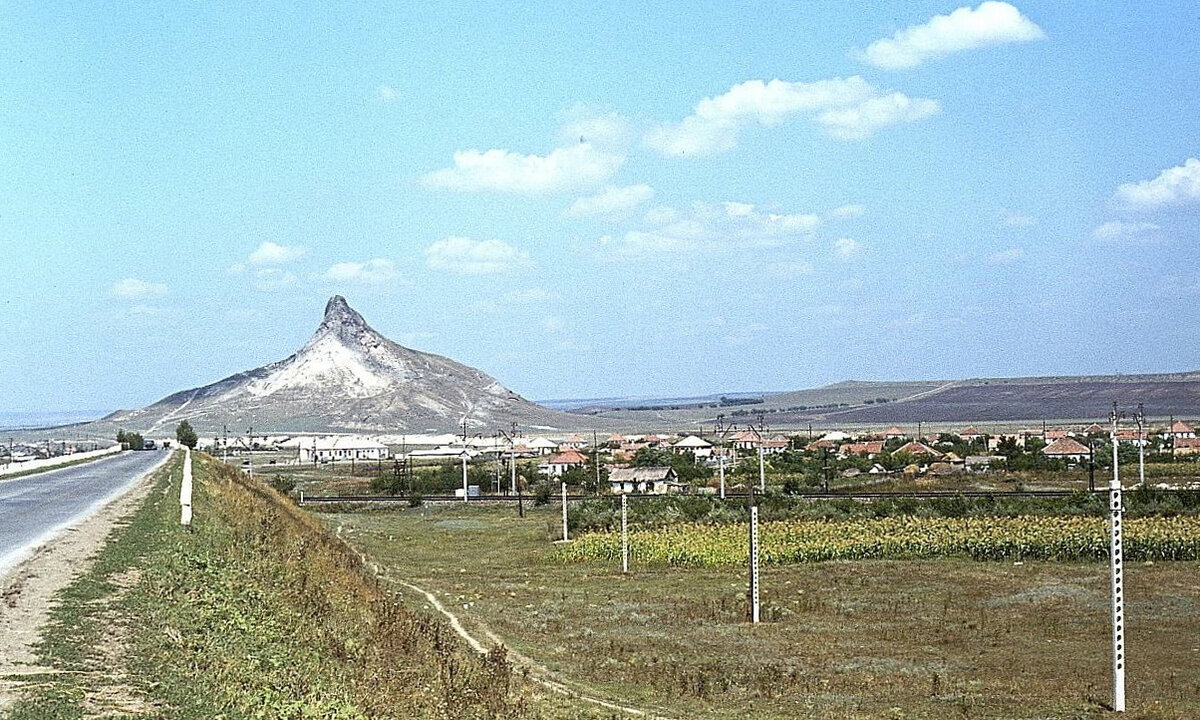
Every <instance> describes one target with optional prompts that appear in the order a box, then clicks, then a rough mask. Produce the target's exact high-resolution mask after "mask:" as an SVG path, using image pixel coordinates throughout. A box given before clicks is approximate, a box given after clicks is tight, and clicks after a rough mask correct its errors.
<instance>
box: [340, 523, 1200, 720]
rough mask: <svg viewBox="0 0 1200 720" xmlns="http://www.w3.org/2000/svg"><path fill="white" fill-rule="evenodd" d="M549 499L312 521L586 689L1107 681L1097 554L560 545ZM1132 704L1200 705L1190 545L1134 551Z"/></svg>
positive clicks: (860, 711)
mask: <svg viewBox="0 0 1200 720" xmlns="http://www.w3.org/2000/svg"><path fill="white" fill-rule="evenodd" d="M558 518H559V515H558V510H557V508H539V509H537V510H535V511H534V512H532V513H530V512H527V516H526V518H524V519H523V520H522V519H518V518H517V517H516V513H515V511H514V510H513V509H512V508H509V507H500V506H490V507H489V506H484V505H480V506H475V507H463V506H460V505H457V504H454V505H437V506H427V507H423V508H419V509H412V510H395V511H391V512H371V513H343V514H329V515H325V516H324V520H325V522H326V523H327V524H328V525H329V526H330V527H331V528H333V529H334V530H335V531H337V532H338V533H339V534H340V535H341V536H342V537H343V538H346V539H348V540H349V541H350V542H351V543H352V544H354V545H355V546H356V547H359V548H362V549H363V550H364V551H365V552H366V553H367V554H368V555H369V556H370V557H371V558H372V559H373V560H374V561H376V562H378V563H379V564H380V565H381V566H382V567H383V568H384V570H385V572H386V573H387V575H388V576H390V577H392V578H395V579H398V580H405V581H408V582H412V583H415V584H416V585H419V586H421V587H423V588H425V589H427V590H431V591H434V592H435V593H436V594H437V595H438V596H439V597H440V598H442V600H443V602H445V603H450V604H452V606H453V608H454V610H455V612H456V613H457V614H458V615H459V617H460V619H462V620H463V622H464V624H465V625H466V627H467V628H468V629H469V630H471V631H472V632H474V633H476V634H477V635H481V636H482V635H483V634H485V632H486V631H487V630H490V631H492V632H494V633H495V634H496V635H497V636H498V637H499V638H501V639H503V640H504V641H505V642H506V643H508V644H509V645H510V646H511V647H512V648H513V649H514V650H516V651H518V652H519V653H521V654H524V655H527V656H529V657H530V658H531V659H532V660H534V661H537V662H539V663H541V664H543V665H544V666H545V667H546V669H547V670H548V671H549V672H552V673H553V674H554V675H555V676H557V677H559V678H561V679H563V680H565V681H567V682H569V683H570V684H572V686H573V687H575V688H577V689H578V690H580V691H583V692H587V693H589V694H594V695H598V696H601V697H604V698H608V699H611V700H616V701H620V702H623V703H627V704H632V705H637V706H641V707H645V708H651V709H655V710H657V711H659V712H661V713H663V714H664V715H667V716H670V717H676V718H742V717H753V718H1017V717H1020V718H1064V719H1065V718H1091V717H1103V716H1106V715H1107V714H1108V711H1107V710H1106V709H1105V703H1107V702H1108V701H1109V698H1110V691H1111V685H1110V682H1111V681H1110V676H1109V655H1108V653H1109V644H1108V643H1109V639H1108V637H1109V636H1108V632H1109V630H1108V628H1109V615H1108V613H1109V610H1108V595H1107V593H1108V574H1107V564H1106V563H1105V562H1103V561H1100V562H1023V563H1014V562H1011V561H1002V562H1001V561H997V562H975V561H971V560H966V559H959V558H944V559H937V560H869V561H837V562H825V563H811V564H799V565H788V566H768V567H764V569H763V575H762V584H763V593H764V594H763V607H764V610H763V617H764V620H765V622H763V623H762V624H760V625H758V626H751V625H750V624H748V623H747V622H746V610H747V605H746V599H745V588H746V577H745V571H744V569H742V568H739V567H724V568H678V567H669V566H665V565H659V566H651V567H646V566H635V567H634V568H633V572H632V573H631V574H630V575H628V576H623V575H622V574H621V573H620V566H619V561H617V562H613V561H583V562H569V563H568V562H562V561H561V560H559V559H556V553H555V549H554V548H555V546H554V545H553V543H552V540H553V539H554V538H556V537H557V534H558V532H559V530H558V522H559V520H558ZM1126 592H1127V602H1128V616H1129V621H1128V625H1129V630H1128V636H1129V638H1128V658H1129V660H1128V662H1129V684H1128V697H1129V710H1130V711H1129V712H1128V713H1126V715H1125V716H1126V717H1130V718H1178V719H1180V720H1182V719H1183V718H1195V717H1197V716H1200V564H1198V563H1196V562H1159V563H1154V564H1132V563H1131V564H1130V565H1129V566H1128V568H1127V590H1126Z"/></svg>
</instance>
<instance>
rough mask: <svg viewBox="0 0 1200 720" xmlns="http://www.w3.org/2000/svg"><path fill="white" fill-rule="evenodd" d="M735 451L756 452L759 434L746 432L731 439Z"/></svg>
mask: <svg viewBox="0 0 1200 720" xmlns="http://www.w3.org/2000/svg"><path fill="white" fill-rule="evenodd" d="M731 440H732V443H733V449H734V450H755V449H757V448H758V441H759V437H758V433H756V432H751V431H749V430H746V431H745V432H740V433H738V434H737V435H734V436H733V438H731Z"/></svg>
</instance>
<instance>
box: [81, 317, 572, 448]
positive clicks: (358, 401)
mask: <svg viewBox="0 0 1200 720" xmlns="http://www.w3.org/2000/svg"><path fill="white" fill-rule="evenodd" d="M183 419H187V420H188V421H189V422H190V423H191V424H192V426H193V427H195V428H196V430H197V431H198V432H199V433H201V434H213V433H219V432H221V430H222V427H223V426H225V425H228V427H229V430H230V432H231V433H234V432H237V433H244V432H245V431H246V429H247V427H250V426H253V427H254V432H255V434H258V433H259V432H322V431H343V432H413V433H421V432H447V431H451V432H452V431H457V430H461V429H462V425H461V423H462V422H463V421H464V420H465V421H466V423H467V428H468V431H470V432H473V433H474V432H492V431H494V430H495V429H496V428H507V427H508V426H509V423H511V422H517V423H519V424H520V425H522V426H523V427H525V428H526V429H529V428H534V427H536V428H539V429H567V428H577V427H579V426H580V425H581V423H583V422H585V419H584V418H581V417H580V416H578V415H569V414H567V413H562V412H557V411H554V410H550V409H548V408H544V407H541V406H540V405H536V404H534V403H532V402H529V401H528V400H525V399H524V398H522V397H521V396H519V395H517V394H516V393H514V392H512V391H511V390H509V389H507V388H505V387H504V386H503V385H501V384H500V383H499V382H497V381H496V379H495V378H492V377H489V376H488V375H487V374H485V373H483V372H480V371H479V370H476V369H474V368H471V367H467V366H466V365H463V364H461V363H457V362H454V361H453V360H450V359H449V358H444V357H441V356H440V355H432V354H429V353H423V352H419V351H417V350H411V349H409V348H406V347H403V346H401V345H398V344H396V343H394V342H392V341H391V340H388V339H387V338H386V337H384V336H383V335H381V334H379V333H378V332H376V331H375V330H374V329H373V328H371V326H370V325H368V324H367V322H366V320H364V319H363V317H362V315H359V314H358V313H357V312H356V311H355V310H354V309H353V308H351V307H350V305H349V304H347V302H346V299H345V298H343V297H342V296H340V295H335V296H334V297H333V298H331V299H330V300H329V303H328V304H327V305H326V306H325V317H324V318H323V319H322V320H321V325H320V326H319V327H318V328H317V331H316V332H315V333H314V334H313V336H312V338H311V339H309V341H308V342H307V343H306V344H305V345H304V347H302V348H300V350H299V351H298V352H296V353H295V354H294V355H292V356H291V357H289V358H287V359H286V360H281V361H279V362H276V363H272V364H270V365H266V366H264V367H260V368H257V369H255V370H249V371H247V372H242V373H238V374H237V375H232V376H230V377H227V378H225V379H224V380H221V381H219V382H216V383H213V384H212V385H206V386H204V387H201V388H195V389H193V390H184V391H182V392H178V393H175V394H174V395H170V396H168V397H166V398H163V399H162V400H159V401H158V402H156V403H154V404H153V405H151V406H149V407H147V408H144V409H141V410H133V411H129V412H124V411H123V412H118V413H114V414H113V415H110V416H108V417H107V418H105V419H104V421H103V422H106V423H112V424H115V425H119V426H121V427H123V428H127V429H130V430H137V431H141V432H149V433H153V434H161V433H170V432H173V431H174V427H175V425H177V424H178V423H179V421H181V420H183Z"/></svg>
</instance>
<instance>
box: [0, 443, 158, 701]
mask: <svg viewBox="0 0 1200 720" xmlns="http://www.w3.org/2000/svg"><path fill="white" fill-rule="evenodd" d="M162 467H163V465H162V464H159V465H157V466H156V467H154V468H152V469H151V470H150V471H149V472H147V473H145V474H144V475H143V476H142V477H140V478H139V479H138V480H136V481H134V482H133V483H132V484H131V485H130V486H129V487H128V488H127V489H126V490H125V491H124V492H122V493H121V494H120V495H118V496H117V497H115V498H114V499H113V500H111V501H110V502H109V503H107V504H106V505H104V506H103V507H102V508H100V509H99V510H98V511H97V512H95V513H93V514H91V515H89V516H88V517H86V518H84V519H82V520H80V521H79V522H77V523H75V524H73V525H71V526H69V527H67V528H64V529H63V530H62V531H60V532H59V533H57V534H56V536H55V537H54V538H53V539H51V540H49V541H48V542H45V543H43V544H42V545H40V546H39V547H37V548H36V549H35V550H34V551H33V555H32V556H31V557H29V558H27V559H26V560H25V561H23V562H21V563H19V564H17V565H16V566H14V567H13V568H11V569H10V570H8V571H7V572H6V573H4V575H3V576H2V577H0V709H2V708H5V707H8V706H9V705H11V704H12V702H13V701H14V700H15V696H14V691H15V685H16V684H17V683H16V681H15V679H17V678H20V677H22V676H27V675H35V674H41V673H45V672H47V669H46V668H42V667H39V666H38V665H37V662H36V657H35V655H34V647H35V646H36V644H37V642H38V640H39V638H40V636H41V631H42V628H43V626H44V625H45V623H46V621H47V619H48V618H49V613H50V609H51V604H52V602H53V599H54V596H55V594H56V593H58V592H59V591H60V590H61V589H63V588H64V587H66V586H68V585H69V584H70V583H71V582H72V581H73V580H74V579H75V578H76V577H78V576H79V575H80V574H81V573H83V572H84V571H86V570H87V568H88V567H89V566H90V564H91V561H92V560H93V559H94V558H95V556H96V554H97V553H98V552H99V551H100V549H102V548H103V547H104V544H105V541H106V540H107V539H108V537H109V535H110V534H111V533H112V531H113V530H114V529H116V528H118V527H120V526H121V525H122V524H123V523H124V522H125V520H126V518H128V516H129V515H131V514H132V513H133V512H134V511H135V510H136V509H137V508H138V507H139V506H140V505H141V503H142V502H143V501H144V500H145V498H146V496H147V494H148V493H149V491H150V488H151V487H152V482H151V478H152V477H153V475H154V474H155V473H156V472H158V471H159V470H161V469H162Z"/></svg>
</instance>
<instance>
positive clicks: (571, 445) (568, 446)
mask: <svg viewBox="0 0 1200 720" xmlns="http://www.w3.org/2000/svg"><path fill="white" fill-rule="evenodd" d="M587 446H588V441H587V440H584V439H583V437H581V436H579V435H569V436H567V438H566V439H564V440H563V441H562V442H560V443H559V444H558V449H559V450H582V449H584V448H585V447H587Z"/></svg>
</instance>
